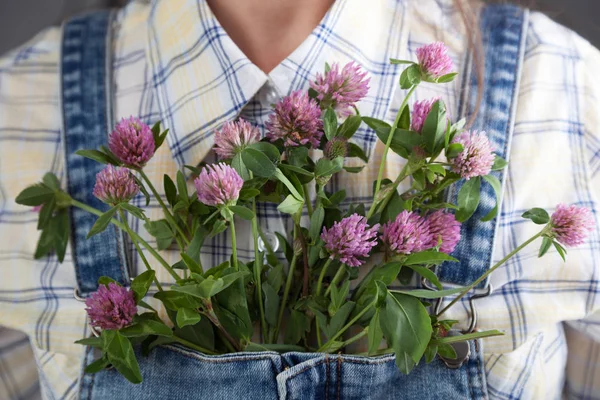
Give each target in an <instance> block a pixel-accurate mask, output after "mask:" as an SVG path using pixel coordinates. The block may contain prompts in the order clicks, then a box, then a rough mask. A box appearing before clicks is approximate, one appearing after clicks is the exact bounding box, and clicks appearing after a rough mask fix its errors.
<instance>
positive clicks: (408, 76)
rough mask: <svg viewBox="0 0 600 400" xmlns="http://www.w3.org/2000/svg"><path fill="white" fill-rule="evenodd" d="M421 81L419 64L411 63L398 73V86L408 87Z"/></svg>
mask: <svg viewBox="0 0 600 400" xmlns="http://www.w3.org/2000/svg"><path fill="white" fill-rule="evenodd" d="M420 82H421V68H420V67H419V64H412V65H410V66H409V67H408V68H406V69H405V70H404V71H402V74H401V75H400V88H401V89H410V88H411V87H412V86H414V85H418V84H419V83H420Z"/></svg>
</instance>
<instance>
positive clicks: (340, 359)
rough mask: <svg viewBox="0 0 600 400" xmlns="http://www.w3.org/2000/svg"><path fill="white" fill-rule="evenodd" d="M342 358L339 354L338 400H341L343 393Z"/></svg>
mask: <svg viewBox="0 0 600 400" xmlns="http://www.w3.org/2000/svg"><path fill="white" fill-rule="evenodd" d="M343 362H344V360H342V356H340V355H339V354H338V362H337V400H340V395H341V392H342V363H343Z"/></svg>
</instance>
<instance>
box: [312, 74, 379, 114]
mask: <svg viewBox="0 0 600 400" xmlns="http://www.w3.org/2000/svg"><path fill="white" fill-rule="evenodd" d="M366 75H367V73H366V72H362V71H361V69H360V65H358V64H355V63H354V62H349V63H348V64H346V65H344V67H343V68H342V69H341V70H340V67H339V65H338V64H337V63H334V64H332V65H331V68H330V69H329V71H327V72H325V74H323V75H321V74H320V73H318V74H317V77H316V79H315V81H314V82H311V83H310V87H311V88H312V89H313V90H314V91H316V92H317V99H319V101H320V103H321V108H323V109H326V108H327V107H331V108H333V109H334V110H335V111H336V113H337V114H338V115H339V116H348V115H351V114H352V113H353V110H352V109H353V107H354V105H355V103H357V102H359V101H360V100H362V98H363V97H365V96H366V95H367V93H368V92H369V80H370V78H367V77H366Z"/></svg>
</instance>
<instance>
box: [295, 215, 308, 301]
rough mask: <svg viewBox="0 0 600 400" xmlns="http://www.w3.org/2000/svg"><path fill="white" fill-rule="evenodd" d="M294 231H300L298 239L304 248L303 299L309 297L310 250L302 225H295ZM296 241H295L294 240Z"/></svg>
mask: <svg viewBox="0 0 600 400" xmlns="http://www.w3.org/2000/svg"><path fill="white" fill-rule="evenodd" d="M294 229H297V231H298V239H300V246H302V263H303V264H304V276H303V281H302V297H307V296H308V272H309V271H308V248H307V246H306V238H305V237H304V235H303V234H302V228H301V227H300V224H297V223H296V224H295V225H294ZM294 241H295V239H294Z"/></svg>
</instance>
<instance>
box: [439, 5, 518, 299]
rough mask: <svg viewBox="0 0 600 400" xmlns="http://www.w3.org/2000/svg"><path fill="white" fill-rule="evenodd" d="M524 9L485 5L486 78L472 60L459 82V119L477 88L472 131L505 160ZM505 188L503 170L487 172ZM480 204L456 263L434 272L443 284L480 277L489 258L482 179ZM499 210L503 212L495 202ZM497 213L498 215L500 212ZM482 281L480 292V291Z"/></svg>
mask: <svg viewBox="0 0 600 400" xmlns="http://www.w3.org/2000/svg"><path fill="white" fill-rule="evenodd" d="M527 24H528V11H527V10H523V9H521V8H518V7H515V6H512V5H488V6H486V7H484V8H483V9H482V11H481V15H480V29H481V35H482V40H483V47H484V51H483V58H484V61H485V76H484V77H483V82H479V80H478V78H477V73H476V68H475V65H474V62H473V60H472V57H470V60H469V62H468V63H467V65H468V68H467V75H466V79H463V82H464V86H465V87H464V91H463V94H464V97H463V101H462V102H461V109H460V110H459V111H460V114H459V115H463V116H466V117H467V119H468V118H469V116H471V115H473V113H474V112H475V110H476V108H477V105H478V104H477V89H478V87H480V86H482V87H483V99H482V101H481V103H480V104H479V111H478V113H477V116H476V119H475V121H474V124H473V125H472V127H471V129H473V130H479V131H485V132H486V133H487V135H488V137H489V139H490V142H491V143H492V145H493V147H494V148H495V152H496V154H498V155H499V156H500V157H502V158H504V159H505V160H507V161H508V158H509V155H510V144H511V139H512V134H513V129H514V123H515V112H516V105H517V97H518V92H519V80H520V75H521V67H522V64H523V54H524V50H525V38H526V36H527ZM492 175H494V176H495V177H496V178H498V180H499V181H500V183H501V189H503V188H504V180H505V175H506V174H505V172H504V170H502V171H496V172H492ZM481 182H482V183H481V202H480V204H479V207H478V208H477V210H476V211H475V214H473V216H472V217H471V219H469V220H468V221H467V222H465V223H463V224H462V227H461V238H462V239H461V241H460V243H459V244H458V246H457V247H456V249H455V250H454V253H453V254H452V256H454V257H455V258H456V259H458V260H459V263H444V264H442V265H441V266H440V268H439V269H438V274H439V277H440V279H441V280H442V281H443V282H446V283H451V284H456V285H463V286H464V285H468V284H471V283H472V282H474V281H475V280H476V279H477V278H479V277H480V276H481V275H483V274H484V273H485V272H486V271H487V270H488V269H489V268H490V267H491V266H492V262H493V260H494V245H495V237H496V231H497V229H498V225H499V220H500V218H499V217H498V216H497V217H495V218H493V219H492V220H490V221H482V218H484V217H485V216H486V215H487V214H488V213H489V212H490V211H491V210H492V209H493V208H494V207H495V206H496V196H495V192H494V188H493V187H492V186H491V185H490V183H488V182H487V181H486V180H484V179H482V180H481ZM461 187H462V183H457V184H455V185H453V187H451V188H450V189H449V190H448V193H447V198H448V201H451V202H452V203H454V204H456V201H457V194H458V191H459V190H460V188H461ZM498 210H502V208H501V205H500V204H498ZM499 212H500V211H499ZM487 284H488V282H487V280H486V281H484V282H482V283H481V284H480V286H479V288H484V287H486V286H487Z"/></svg>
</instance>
